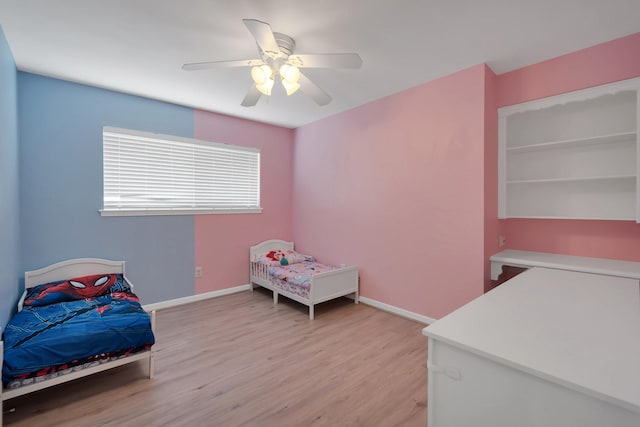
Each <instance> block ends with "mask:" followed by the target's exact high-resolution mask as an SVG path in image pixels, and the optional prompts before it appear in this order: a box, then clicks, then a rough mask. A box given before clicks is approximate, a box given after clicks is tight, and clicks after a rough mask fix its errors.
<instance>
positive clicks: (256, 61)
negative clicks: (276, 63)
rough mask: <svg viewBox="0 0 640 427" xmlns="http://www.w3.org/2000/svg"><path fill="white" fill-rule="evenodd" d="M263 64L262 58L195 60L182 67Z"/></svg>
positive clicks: (193, 68) (223, 66)
mask: <svg viewBox="0 0 640 427" xmlns="http://www.w3.org/2000/svg"><path fill="white" fill-rule="evenodd" d="M262 64H264V61H262V60H260V59H239V60H237V61H211V62H193V63H190V64H184V65H183V66H182V69H183V70H185V71H196V70H209V69H212V68H231V67H254V66H256V65H262Z"/></svg>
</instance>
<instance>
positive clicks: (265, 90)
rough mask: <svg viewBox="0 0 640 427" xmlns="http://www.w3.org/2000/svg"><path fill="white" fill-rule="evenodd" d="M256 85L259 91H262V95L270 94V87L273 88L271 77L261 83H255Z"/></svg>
mask: <svg viewBox="0 0 640 427" xmlns="http://www.w3.org/2000/svg"><path fill="white" fill-rule="evenodd" d="M256 87H257V88H258V90H259V91H260V93H262V94H264V95H267V96H270V95H271V89H272V88H273V79H271V78H269V79H267V80H266V81H265V82H264V83H262V84H257V83H256Z"/></svg>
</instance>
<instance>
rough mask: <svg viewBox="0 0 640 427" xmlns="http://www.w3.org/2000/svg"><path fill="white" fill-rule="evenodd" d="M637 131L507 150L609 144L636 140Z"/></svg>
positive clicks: (542, 143) (534, 149) (528, 145)
mask: <svg viewBox="0 0 640 427" xmlns="http://www.w3.org/2000/svg"><path fill="white" fill-rule="evenodd" d="M636 137H637V134H636V132H622V133H614V134H610V135H599V136H591V137H586V138H575V139H565V140H563V141H549V142H541V143H539V144H527V145H522V146H515V147H507V151H508V152H511V153H514V152H518V151H536V150H549V149H555V148H560V147H571V146H579V145H587V144H609V143H614V142H624V141H635V139H636Z"/></svg>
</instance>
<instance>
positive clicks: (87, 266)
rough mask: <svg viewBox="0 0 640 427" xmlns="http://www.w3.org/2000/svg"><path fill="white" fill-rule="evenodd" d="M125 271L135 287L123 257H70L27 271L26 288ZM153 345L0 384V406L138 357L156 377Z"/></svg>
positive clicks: (0, 348) (0, 356) (1, 353)
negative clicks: (50, 375)
mask: <svg viewBox="0 0 640 427" xmlns="http://www.w3.org/2000/svg"><path fill="white" fill-rule="evenodd" d="M113 273H116V274H122V275H123V277H124V279H125V281H126V282H127V283H128V284H129V285H130V286H131V288H132V289H133V285H132V284H131V282H130V281H129V279H127V278H126V276H124V261H109V260H105V259H97V258H78V259H71V260H68V261H62V262H59V263H57V264H52V265H50V266H48V267H44V268H41V269H39V270H34V271H27V272H26V273H25V274H24V281H25V288H27V289H28V288H32V287H34V286H37V285H39V284H42V283H49V282H55V281H59V280H65V279H71V278H73V277H81V276H88V275H93V274H113ZM149 314H150V315H151V329H152V330H153V332H154V335H155V324H156V312H155V311H151V312H150V313H149ZM3 344H4V343H3V342H2V341H0V366H2V362H3V357H4V346H3ZM153 347H154V346H151V348H150V349H149V350H145V351H141V352H138V353H135V354H132V355H130V356H126V357H122V358H120V359H116V360H112V361H109V362H104V363H101V364H99V365H97V366H93V367H90V368H86V369H82V370H79V371H75V372H71V373H69V374H66V375H60V376H58V377H55V378H50V379H47V380H43V381H40V382H37V383H33V384H29V385H25V386H22V387H18V388H15V389H5V388H4V387H2V388H1V391H0V410H2V409H3V407H4V401H5V400H9V399H13V398H15V397H18V396H22V395H24V394H28V393H32V392H34V391H38V390H42V389H44V388H47V387H51V386H54V385H57V384H61V383H65V382H67V381H72V380H75V379H77V378H82V377H86V376H88V375H92V374H95V373H97V372H102V371H106V370H107V369H111V368H115V367H116V366H122V365H126V364H128V363H133V362H136V361H138V360H145V359H146V360H147V361H148V363H149V365H148V375H149V378H153V358H154V354H153V353H154V349H153ZM1 426H2V412H1V411H0V427H1Z"/></svg>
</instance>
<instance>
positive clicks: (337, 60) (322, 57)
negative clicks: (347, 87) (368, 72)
mask: <svg viewBox="0 0 640 427" xmlns="http://www.w3.org/2000/svg"><path fill="white" fill-rule="evenodd" d="M289 62H290V63H291V64H292V65H296V66H297V67H299V68H360V67H361V66H362V58H360V55H358V54H357V53H320V54H310V55H291V56H289Z"/></svg>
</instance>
